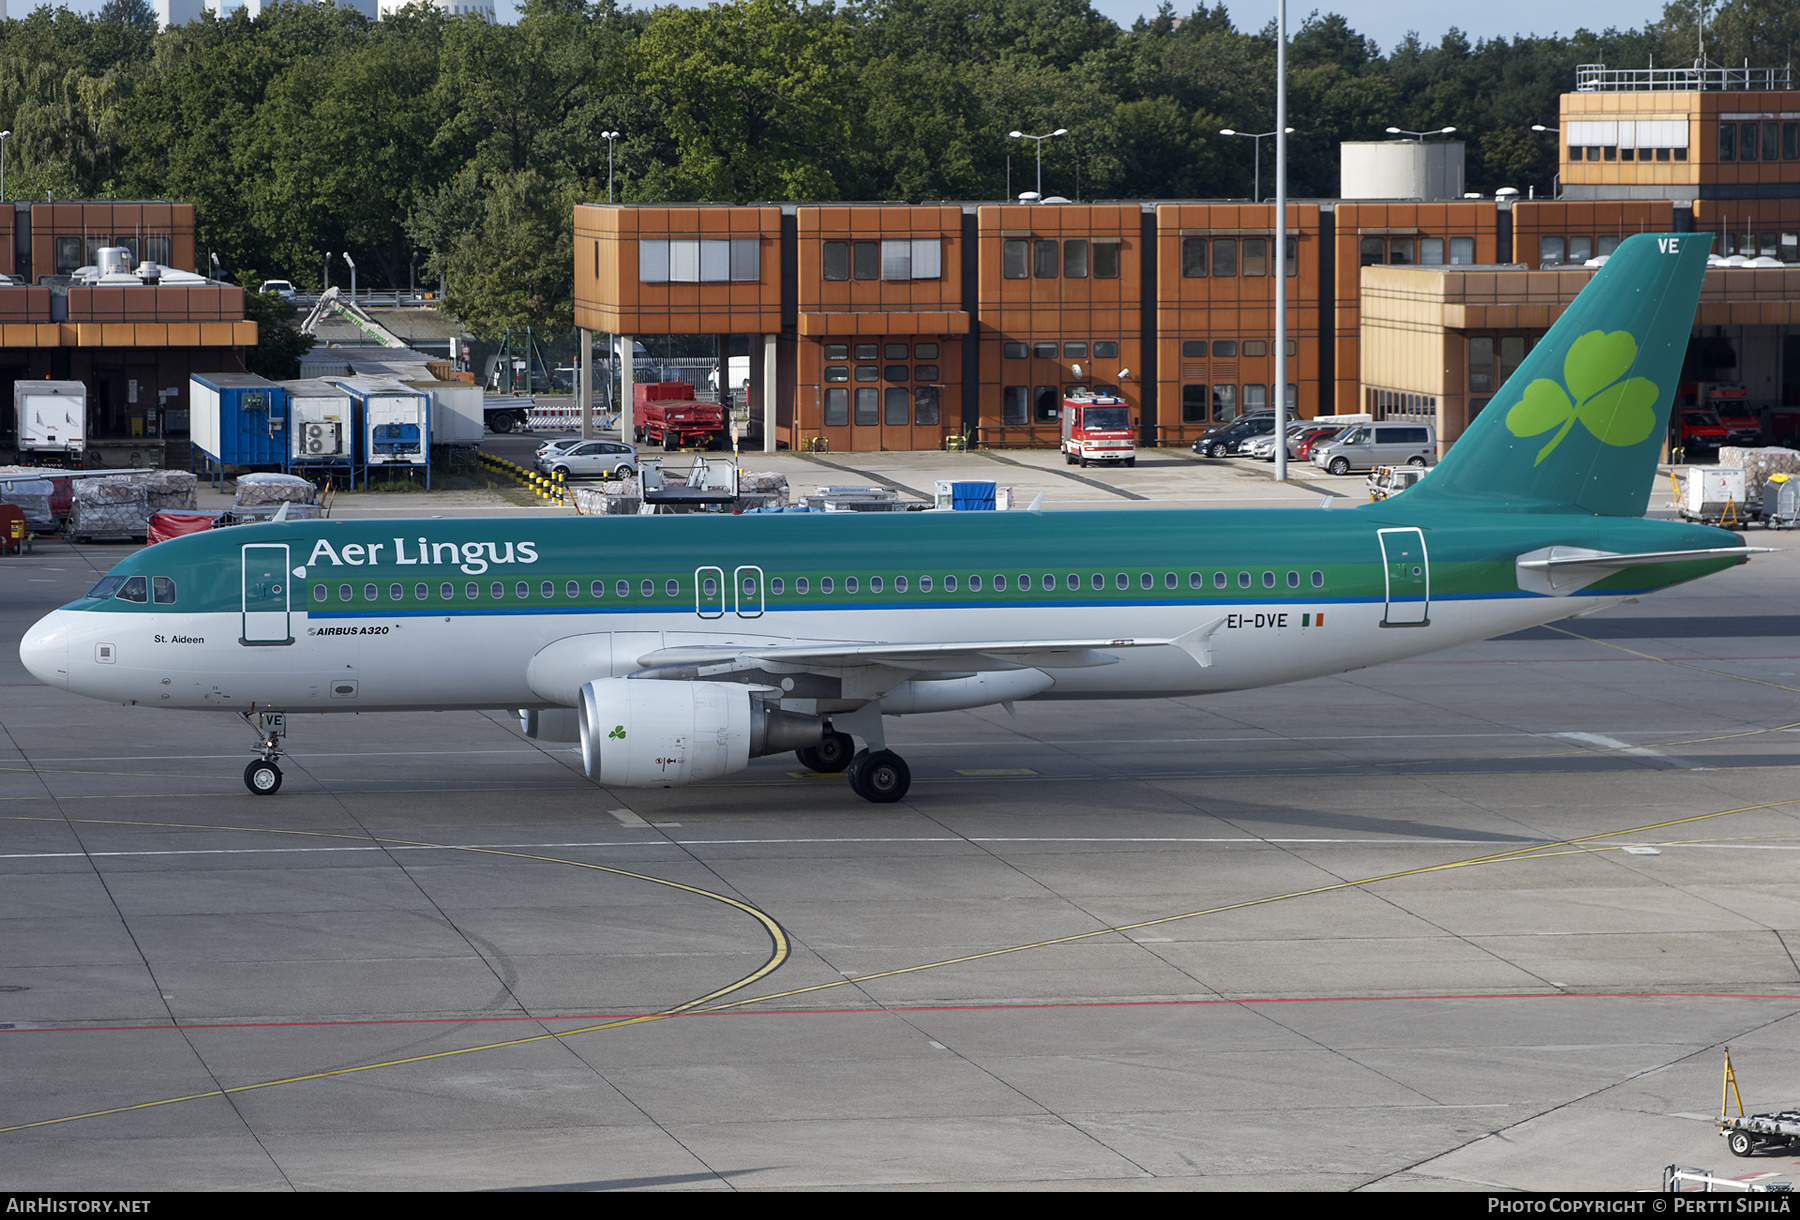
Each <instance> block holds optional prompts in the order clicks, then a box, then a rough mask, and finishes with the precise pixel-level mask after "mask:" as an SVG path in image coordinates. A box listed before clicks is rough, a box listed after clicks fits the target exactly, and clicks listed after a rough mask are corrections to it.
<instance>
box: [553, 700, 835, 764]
mask: <svg viewBox="0 0 1800 1220" xmlns="http://www.w3.org/2000/svg"><path fill="white" fill-rule="evenodd" d="M576 713H577V715H578V717H579V722H580V727H581V756H582V761H583V763H584V764H585V765H586V767H587V773H588V775H589V777H590V778H592V779H595V780H598V781H599V782H600V783H603V784H614V785H617V786H618V787H621V788H674V787H678V786H680V785H682V784H690V783H693V782H694V781H695V780H701V779H716V778H718V777H719V776H721V775H730V774H731V773H732V772H734V771H742V770H743V769H744V768H745V767H747V766H749V765H750V760H751V759H752V758H756V757H759V756H761V755H763V754H773V753H777V752H780V751H783V750H796V749H800V748H802V747H804V746H812V745H817V744H818V743H819V741H820V740H821V739H822V738H823V736H824V731H825V725H824V722H823V721H822V720H820V719H819V718H817V717H815V716H801V715H798V714H796V713H793V712H784V711H781V710H780V709H779V708H768V707H765V706H764V705H763V700H762V697H761V696H760V695H757V694H754V693H752V692H751V691H749V690H746V689H745V688H744V687H742V686H738V685H735V684H733V683H729V682H661V681H655V680H645V679H632V678H601V679H598V680H596V681H593V682H589V683H586V684H585V685H583V686H582V688H581V692H580V703H579V704H578V705H577V706H576Z"/></svg>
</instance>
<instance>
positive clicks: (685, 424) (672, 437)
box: [631, 381, 729, 449]
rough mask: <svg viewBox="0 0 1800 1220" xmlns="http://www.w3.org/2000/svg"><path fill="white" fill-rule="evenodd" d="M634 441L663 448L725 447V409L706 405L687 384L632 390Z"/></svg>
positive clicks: (656, 384)
mask: <svg viewBox="0 0 1800 1220" xmlns="http://www.w3.org/2000/svg"><path fill="white" fill-rule="evenodd" d="M631 410H632V419H633V421H634V429H635V433H634V435H635V439H636V440H637V442H638V443H639V444H640V445H641V444H643V443H645V442H646V441H648V442H649V443H651V444H653V445H661V446H662V447H663V448H664V449H697V448H707V449H710V448H722V447H723V446H724V445H725V444H726V443H727V442H728V440H729V437H728V435H727V433H726V430H725V429H726V425H725V408H724V407H722V406H720V405H719V404H718V403H716V402H703V401H701V400H700V399H699V398H698V397H696V395H695V393H694V387H693V386H691V385H689V384H688V383H687V382H685V381H662V382H653V383H648V384H639V385H634V386H632V387H631Z"/></svg>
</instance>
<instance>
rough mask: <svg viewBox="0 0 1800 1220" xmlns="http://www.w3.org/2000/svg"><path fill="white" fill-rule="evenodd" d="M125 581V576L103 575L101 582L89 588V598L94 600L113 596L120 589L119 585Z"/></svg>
mask: <svg viewBox="0 0 1800 1220" xmlns="http://www.w3.org/2000/svg"><path fill="white" fill-rule="evenodd" d="M124 583H125V578H124V577H123V576H102V577H101V578H100V583H99V584H97V585H95V586H94V587H93V588H91V589H89V590H88V598H89V599H90V600H92V601H99V600H100V599H101V598H105V597H111V596H112V595H113V594H115V593H117V592H118V591H119V586H120V585H122V584H124Z"/></svg>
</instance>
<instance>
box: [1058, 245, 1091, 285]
mask: <svg viewBox="0 0 1800 1220" xmlns="http://www.w3.org/2000/svg"><path fill="white" fill-rule="evenodd" d="M1087 273H1088V244H1087V243H1086V242H1085V241H1066V242H1064V243H1063V278H1064V279H1070V280H1085V279H1086V278H1087Z"/></svg>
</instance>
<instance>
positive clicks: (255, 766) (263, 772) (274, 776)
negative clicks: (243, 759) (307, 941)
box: [238, 712, 287, 796]
mask: <svg viewBox="0 0 1800 1220" xmlns="http://www.w3.org/2000/svg"><path fill="white" fill-rule="evenodd" d="M238 715H240V716H242V717H243V718H244V723H245V724H247V725H249V726H250V727H251V728H252V729H254V730H256V736H257V738H258V745H257V747H256V749H257V753H259V754H261V755H262V757H261V758H258V759H257V760H255V761H254V762H252V763H251V764H250V765H249V766H247V767H245V768H244V787H246V788H248V789H250V791H251V792H254V793H255V794H256V795H257V796H274V795H275V794H276V793H277V792H279V791H281V767H280V766H278V765H277V763H276V760H277V759H279V758H280V757H281V755H282V749H281V739H282V738H283V737H286V736H287V715H286V714H285V713H283V712H239V713H238ZM252 717H254V719H252Z"/></svg>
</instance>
